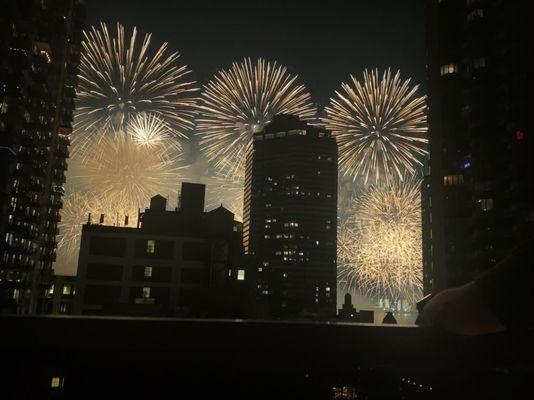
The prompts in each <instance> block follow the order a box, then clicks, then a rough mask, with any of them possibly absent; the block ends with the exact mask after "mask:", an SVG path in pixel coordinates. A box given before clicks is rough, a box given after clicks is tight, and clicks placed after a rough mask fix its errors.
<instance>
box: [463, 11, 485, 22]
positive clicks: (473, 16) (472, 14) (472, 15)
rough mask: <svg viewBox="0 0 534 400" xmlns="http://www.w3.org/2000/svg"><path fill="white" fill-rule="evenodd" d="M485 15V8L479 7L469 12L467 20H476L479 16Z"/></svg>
mask: <svg viewBox="0 0 534 400" xmlns="http://www.w3.org/2000/svg"><path fill="white" fill-rule="evenodd" d="M483 17H484V10H483V9H482V8H477V9H476V10H473V11H471V12H470V13H469V14H467V20H468V21H474V20H476V19H479V18H483Z"/></svg>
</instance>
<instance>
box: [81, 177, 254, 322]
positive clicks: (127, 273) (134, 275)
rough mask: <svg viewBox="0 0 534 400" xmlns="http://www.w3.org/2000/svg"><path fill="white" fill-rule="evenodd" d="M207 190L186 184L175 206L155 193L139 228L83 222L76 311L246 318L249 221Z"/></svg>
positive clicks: (140, 217)
mask: <svg viewBox="0 0 534 400" xmlns="http://www.w3.org/2000/svg"><path fill="white" fill-rule="evenodd" d="M204 191H205V187H204V185H200V184H192V183H182V190H181V199H180V201H179V204H181V206H180V208H178V209H176V210H173V211H169V210H167V209H166V199H165V198H164V197H162V196H160V195H157V196H154V197H153V198H152V199H151V201H150V204H151V207H150V208H149V209H146V210H145V211H144V212H142V213H140V215H139V223H138V227H136V228H130V227H113V226H103V225H96V224H85V225H83V228H82V237H81V245H80V256H79V262H78V272H77V279H76V283H75V290H76V295H75V297H74V303H73V309H72V312H73V314H93V315H153V316H188V317H237V316H240V317H242V316H244V315H245V314H246V311H247V310H246V306H244V305H243V302H244V303H245V305H246V303H250V302H248V301H245V300H243V298H242V297H243V296H246V295H247V289H246V288H245V286H246V282H245V281H246V279H247V278H248V276H247V267H246V264H247V262H248V261H247V259H246V258H245V257H244V254H243V247H242V226H241V224H240V223H239V222H236V221H234V214H232V213H231V212H230V211H228V210H227V209H225V208H224V207H222V206H221V207H218V208H216V209H214V210H211V211H209V212H204V211H203V209H204ZM247 282H248V281H247ZM240 296H241V297H240Z"/></svg>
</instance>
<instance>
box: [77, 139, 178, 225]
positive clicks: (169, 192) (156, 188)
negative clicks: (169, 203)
mask: <svg viewBox="0 0 534 400" xmlns="http://www.w3.org/2000/svg"><path fill="white" fill-rule="evenodd" d="M72 165H73V168H72V170H73V171H72V172H71V174H70V175H71V183H72V184H74V186H75V187H76V188H78V189H79V190H82V191H88V192H92V193H95V194H98V195H99V196H102V197H103V198H106V199H109V200H110V202H111V203H112V204H114V207H115V209H116V210H119V211H117V212H120V214H121V215H132V214H131V213H132V212H136V210H137V209H138V208H140V207H145V206H146V205H148V202H149V200H150V198H151V197H152V196H154V195H156V194H161V195H163V196H169V197H173V198H174V197H176V196H177V190H178V185H179V180H180V175H181V172H182V170H183V166H180V156H179V154H178V153H176V152H174V151H173V149H172V147H170V146H167V145H165V144H161V145H155V144H154V145H152V146H150V147H147V146H142V145H139V143H137V142H136V141H135V140H132V138H131V137H130V136H128V135H122V134H121V133H115V134H114V135H113V136H112V137H108V136H104V137H103V139H102V140H101V141H100V142H99V143H95V144H94V145H93V146H91V147H90V148H89V149H88V150H87V154H86V156H85V157H84V158H77V159H73V160H72Z"/></svg>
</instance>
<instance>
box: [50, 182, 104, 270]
mask: <svg viewBox="0 0 534 400" xmlns="http://www.w3.org/2000/svg"><path fill="white" fill-rule="evenodd" d="M97 200H98V198H97V197H94V196H90V195H88V194H83V193H78V192H75V193H72V194H70V195H68V196H65V197H64V198H63V209H62V210H61V222H60V223H59V224H58V228H59V235H58V244H57V265H59V266H60V268H61V267H63V268H65V267H70V269H73V267H74V266H76V265H77V264H78V262H77V260H78V249H79V247H80V237H81V234H82V225H83V224H84V223H85V222H87V220H88V216H89V214H91V215H96V213H98V212H99V210H98V209H99V208H100V207H99V205H98V204H97Z"/></svg>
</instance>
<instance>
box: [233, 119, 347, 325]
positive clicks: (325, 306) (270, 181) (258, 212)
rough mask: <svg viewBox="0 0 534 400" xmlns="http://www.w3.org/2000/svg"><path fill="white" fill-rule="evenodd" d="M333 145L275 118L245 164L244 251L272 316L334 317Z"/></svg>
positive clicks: (325, 136) (326, 137)
mask: <svg viewBox="0 0 534 400" xmlns="http://www.w3.org/2000/svg"><path fill="white" fill-rule="evenodd" d="M336 228H337V145H336V141H335V139H334V138H332V137H331V135H330V133H329V132H327V131H325V130H323V129H319V128H317V127H313V126H310V125H308V124H306V123H305V122H303V121H300V120H299V118H298V117H297V116H292V115H277V116H275V117H274V119H273V120H272V122H271V123H270V124H268V125H267V126H266V127H265V129H264V130H263V131H262V132H259V133H256V134H255V135H254V140H253V145H252V146H251V147H250V148H249V151H248V153H247V161H246V179H245V200H244V223H243V235H244V238H243V240H244V246H245V252H246V253H248V254H252V255H254V256H255V257H256V258H257V260H258V261H259V265H260V267H259V271H258V277H257V285H256V287H257V295H258V297H259V299H260V301H264V302H265V303H266V304H267V305H268V306H269V310H270V311H269V312H270V315H271V316H273V317H291V316H296V315H298V314H302V313H305V312H310V313H313V314H317V315H324V316H333V315H335V312H336V231H337V229H336Z"/></svg>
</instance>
